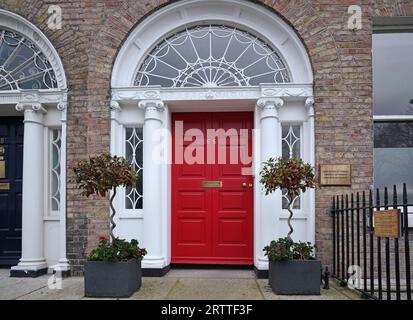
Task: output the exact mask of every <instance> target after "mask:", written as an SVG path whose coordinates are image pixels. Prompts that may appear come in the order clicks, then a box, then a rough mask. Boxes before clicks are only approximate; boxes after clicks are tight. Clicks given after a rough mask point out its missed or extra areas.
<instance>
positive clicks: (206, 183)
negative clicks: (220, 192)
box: [201, 181, 222, 188]
mask: <svg viewBox="0 0 413 320" xmlns="http://www.w3.org/2000/svg"><path fill="white" fill-rule="evenodd" d="M201 186H202V188H222V181H202V183H201Z"/></svg>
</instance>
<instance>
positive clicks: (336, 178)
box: [319, 164, 351, 186]
mask: <svg viewBox="0 0 413 320" xmlns="http://www.w3.org/2000/svg"><path fill="white" fill-rule="evenodd" d="M319 175H320V185H322V186H351V165H350V164H320V166H319Z"/></svg>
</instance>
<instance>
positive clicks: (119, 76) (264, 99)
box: [111, 0, 315, 270]
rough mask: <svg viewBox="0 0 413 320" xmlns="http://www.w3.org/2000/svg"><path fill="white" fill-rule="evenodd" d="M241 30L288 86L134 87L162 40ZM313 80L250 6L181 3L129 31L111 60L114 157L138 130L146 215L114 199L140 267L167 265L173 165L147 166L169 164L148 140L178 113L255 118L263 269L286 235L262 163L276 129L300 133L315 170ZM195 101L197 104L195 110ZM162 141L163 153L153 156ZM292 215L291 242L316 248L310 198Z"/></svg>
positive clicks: (276, 22)
mask: <svg viewBox="0 0 413 320" xmlns="http://www.w3.org/2000/svg"><path fill="white" fill-rule="evenodd" d="M202 22H203V23H205V22H208V23H217V24H226V25H231V26H240V27H242V28H243V29H244V30H248V31H250V32H251V33H253V34H256V35H259V36H260V37H261V39H266V40H267V41H268V42H269V43H271V44H272V45H273V47H275V48H277V49H278V52H279V53H280V56H281V57H282V58H283V60H284V61H285V62H286V64H287V66H288V70H289V73H290V75H291V78H292V82H291V83H284V84H262V85H259V86H255V87H212V88H211V87H208V88H205V87H200V88H198V87H197V88H188V87H186V88H164V87H160V86H151V87H135V86H133V83H134V79H135V76H136V73H137V71H138V68H139V66H140V64H141V63H142V61H143V60H144V58H145V57H146V55H147V54H148V52H150V51H151V49H152V47H153V46H154V45H155V44H156V43H158V41H159V40H160V39H162V38H163V37H165V36H166V35H168V34H170V32H171V30H173V31H176V30H179V29H180V28H182V27H188V26H193V25H197V24H199V23H202ZM312 83H313V77H312V71H311V67H310V61H309V58H308V56H307V53H306V50H305V48H304V46H303V44H302V43H301V41H300V39H299V38H298V37H297V35H296V34H295V33H294V31H293V30H292V29H291V28H290V27H289V26H288V25H287V24H286V23H285V22H284V21H283V20H282V19H280V18H279V17H277V16H276V15H275V14H273V13H271V12H269V11H268V10H266V9H264V8H263V7H261V6H258V5H256V4H253V3H251V2H247V1H234V0H225V1H216V0H212V1H198V0H190V1H182V2H178V3H174V4H171V5H168V6H166V7H164V8H162V9H160V10H158V11H156V12H155V13H154V14H152V15H150V16H149V17H147V18H146V19H144V20H143V21H142V22H141V23H139V25H138V26H137V27H136V28H135V29H134V30H133V31H132V32H131V34H130V36H129V37H128V38H127V39H126V41H125V43H124V44H123V46H122V48H121V50H120V52H119V54H118V57H117V59H116V62H115V65H114V69H113V73H112V103H111V109H112V113H111V152H112V153H113V154H117V155H121V156H124V155H125V150H124V149H125V146H124V141H125V128H126V127H143V131H144V134H143V140H144V142H143V143H144V145H143V156H144V158H143V170H144V175H143V198H144V201H143V209H139V210H138V209H136V210H134V209H125V193H124V190H121V192H120V193H119V195H118V197H117V199H116V204H115V205H116V208H117V212H118V215H117V218H116V219H117V220H116V223H117V228H116V229H115V233H116V235H118V236H120V237H122V238H127V239H131V238H135V239H138V240H139V241H140V242H141V244H142V245H143V246H144V247H146V248H147V249H148V255H147V256H146V257H145V258H144V260H143V267H144V268H163V267H165V266H167V265H169V264H170V260H171V199H170V198H171V166H170V164H169V163H170V161H169V162H168V161H165V163H163V164H157V163H155V162H154V161H151V154H152V153H153V152H162V153H163V157H164V158H165V159H167V160H168V159H169V160H170V154H171V141H170V139H167V138H166V137H163V138H162V137H161V138H159V137H156V138H154V139H152V132H154V131H155V130H157V129H159V128H163V129H167V130H169V131H170V128H171V120H170V119H171V113H172V112H180V111H185V112H188V111H191V112H197V111H204V112H205V111H217V112H218V111H253V112H254V128H255V129H256V132H257V134H256V135H255V137H254V149H253V153H254V158H255V162H254V163H255V164H256V165H255V167H254V264H255V267H256V268H257V269H259V270H266V269H267V268H268V261H267V259H266V257H264V255H263V251H262V249H263V247H264V246H265V245H267V244H268V243H269V242H270V241H271V240H273V239H277V238H279V237H283V236H285V235H286V234H287V231H288V229H287V224H286V219H287V212H286V210H283V209H282V197H281V192H276V193H274V194H272V195H271V196H265V195H264V192H263V190H262V187H261V185H260V184H259V175H258V173H259V170H260V163H261V161H264V160H266V159H267V158H269V157H277V156H281V135H282V132H281V125H282V124H283V123H288V124H297V125H300V126H301V129H300V130H301V141H300V142H301V157H302V158H303V160H304V161H306V162H310V163H311V164H313V165H314V110H313V103H314V100H313V89H312ZM194 101H196V103H194ZM159 141H161V146H162V148H158V149H155V150H154V146H155V145H159ZM301 201H302V202H301V209H298V210H295V217H294V222H293V223H294V229H295V232H294V234H293V236H294V237H295V238H296V239H297V240H298V239H300V240H306V241H311V242H314V234H315V231H314V223H315V222H314V221H315V218H314V215H315V208H314V191H313V190H311V191H308V192H306V193H305V194H304V195H303V196H302V198H301Z"/></svg>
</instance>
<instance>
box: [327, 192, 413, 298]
mask: <svg viewBox="0 0 413 320" xmlns="http://www.w3.org/2000/svg"><path fill="white" fill-rule="evenodd" d="M401 198H402V199H401V201H399V199H398V193H397V189H396V186H393V190H392V194H391V198H389V192H388V190H387V188H384V189H383V190H379V189H377V190H376V191H375V192H373V191H372V190H370V191H368V192H357V193H355V194H349V195H348V194H346V195H341V196H335V197H333V201H332V210H331V213H332V218H333V219H332V221H333V272H332V276H333V277H334V278H336V279H338V280H339V281H340V283H341V284H342V285H343V286H344V285H348V286H351V287H352V288H354V289H356V290H359V291H360V292H361V293H362V295H363V296H364V297H366V298H372V299H378V300H382V299H387V300H393V299H395V300H411V299H412V292H411V287H412V283H411V279H412V278H411V260H410V259H411V257H410V245H411V243H410V241H412V240H410V238H413V237H412V233H411V234H410V238H409V208H410V210H411V211H412V210H413V204H409V203H408V198H407V190H406V185H405V184H404V185H403V190H402V194H401ZM388 209H399V211H398V215H399V219H400V237H398V238H388V237H385V238H382V237H377V236H376V234H375V230H374V226H375V225H374V223H375V221H374V212H376V211H380V210H388ZM410 214H411V215H413V212H410ZM412 245H413V243H412Z"/></svg>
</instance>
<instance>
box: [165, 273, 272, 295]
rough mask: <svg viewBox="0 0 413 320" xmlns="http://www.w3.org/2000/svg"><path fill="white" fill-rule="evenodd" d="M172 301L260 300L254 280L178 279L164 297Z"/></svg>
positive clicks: (258, 290) (259, 293)
mask: <svg viewBox="0 0 413 320" xmlns="http://www.w3.org/2000/svg"><path fill="white" fill-rule="evenodd" d="M166 298H167V299H172V300H181V299H185V300H214V299H217V300H262V299H264V297H263V295H262V293H261V291H260V289H259V287H258V284H257V282H256V281H255V279H195V278H179V280H178V281H177V282H176V284H175V286H174V287H173V288H172V290H171V291H170V292H169V294H168V295H167V297H166Z"/></svg>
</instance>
